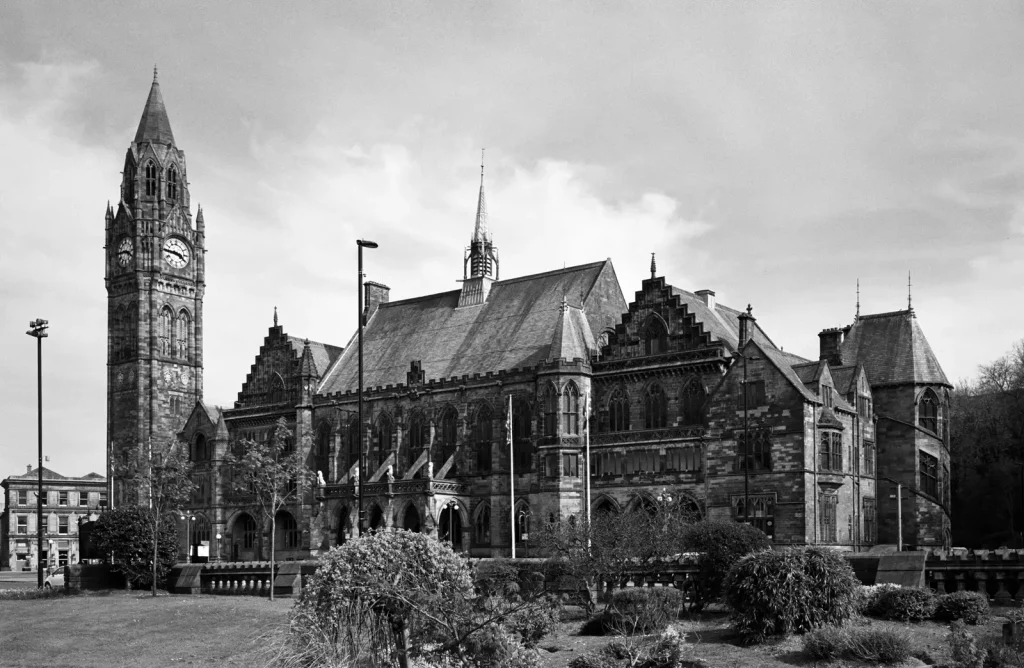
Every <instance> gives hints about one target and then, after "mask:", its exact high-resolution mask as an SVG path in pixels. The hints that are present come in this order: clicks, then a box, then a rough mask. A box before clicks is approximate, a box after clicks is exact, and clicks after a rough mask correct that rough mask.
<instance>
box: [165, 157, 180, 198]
mask: <svg viewBox="0 0 1024 668" xmlns="http://www.w3.org/2000/svg"><path fill="white" fill-rule="evenodd" d="M167 199H168V200H170V201H172V202H177V201H178V169H177V168H176V167H175V166H174V165H171V166H170V167H168V168H167Z"/></svg>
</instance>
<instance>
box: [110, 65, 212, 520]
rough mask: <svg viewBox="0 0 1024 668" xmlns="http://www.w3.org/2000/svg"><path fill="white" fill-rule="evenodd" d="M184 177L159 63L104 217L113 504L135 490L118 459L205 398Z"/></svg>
mask: <svg viewBox="0 0 1024 668" xmlns="http://www.w3.org/2000/svg"><path fill="white" fill-rule="evenodd" d="M187 174H188V172H187V171H186V168H185V153H184V151H182V150H181V149H179V148H178V147H177V145H176V144H175V142H174V135H173V134H172V133H171V124H170V121H169V120H168V118H167V110H166V108H165V107H164V100H163V96H162V95H161V94H160V84H159V83H158V82H157V78H156V69H155V68H154V70H153V85H152V87H151V88H150V90H149V98H148V99H147V100H146V106H145V109H143V111H142V119H141V120H140V121H139V128H138V130H137V131H136V133H135V140H134V141H133V142H132V143H131V145H130V146H129V148H128V152H127V155H126V156H125V161H124V171H123V172H122V178H121V196H120V198H119V201H118V204H117V208H116V211H115V209H114V208H113V207H111V206H110V204H109V203H108V205H107V213H106V244H105V246H104V248H105V251H106V257H105V267H106V271H105V283H106V287H107V479H108V480H109V481H111V483H110V484H111V490H110V492H111V497H110V498H111V499H112V501H113V503H114V504H115V505H116V504H118V503H131V502H132V501H133V498H134V496H133V494H131V490H130V486H122V485H121V484H120V481H119V480H118V476H117V471H116V470H114V468H115V467H114V466H112V463H113V462H126V461H130V460H132V458H134V456H135V455H136V454H137V453H138V449H139V448H147V447H148V446H149V444H150V443H163V442H166V441H171V440H174V439H176V438H177V433H178V432H179V431H180V430H181V428H182V426H183V425H184V421H185V420H186V419H187V417H188V415H189V413H190V412H191V411H192V407H193V406H194V405H195V402H196V401H197V400H198V399H200V398H202V396H203V327H202V325H203V293H204V291H205V286H206V276H205V273H206V271H205V269H206V267H205V263H206V257H205V229H204V223H203V212H202V209H201V208H200V209H199V210H198V211H197V213H196V217H195V224H194V225H193V222H192V213H191V209H190V201H189V191H188V178H187Z"/></svg>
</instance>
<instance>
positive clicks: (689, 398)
mask: <svg viewBox="0 0 1024 668" xmlns="http://www.w3.org/2000/svg"><path fill="white" fill-rule="evenodd" d="M706 400H707V394H706V393H705V392H704V385H703V384H702V383H701V382H700V380H699V379H698V378H696V377H694V378H691V379H690V381H689V382H688V383H686V385H684V386H683V391H682V392H681V393H680V396H679V413H680V417H681V418H682V419H683V424H684V425H687V426H693V425H699V424H703V423H704V402H705V401H706Z"/></svg>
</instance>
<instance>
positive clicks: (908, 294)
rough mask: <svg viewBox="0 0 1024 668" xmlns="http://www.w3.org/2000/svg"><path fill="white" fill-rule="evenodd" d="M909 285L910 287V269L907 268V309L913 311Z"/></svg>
mask: <svg viewBox="0 0 1024 668" xmlns="http://www.w3.org/2000/svg"><path fill="white" fill-rule="evenodd" d="M910 287H911V283H910V271H909V270H908V271H907V310H908V311H910V312H911V313H913V312H914V305H913V302H912V301H911V297H912V295H911V292H910Z"/></svg>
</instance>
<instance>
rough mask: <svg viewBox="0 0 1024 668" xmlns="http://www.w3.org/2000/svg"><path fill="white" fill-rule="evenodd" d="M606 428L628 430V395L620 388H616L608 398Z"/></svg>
mask: <svg viewBox="0 0 1024 668" xmlns="http://www.w3.org/2000/svg"><path fill="white" fill-rule="evenodd" d="M608 430H609V431H629V397H627V396H626V393H625V391H623V389H622V388H616V389H615V391H614V392H612V397H611V399H609V400H608Z"/></svg>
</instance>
